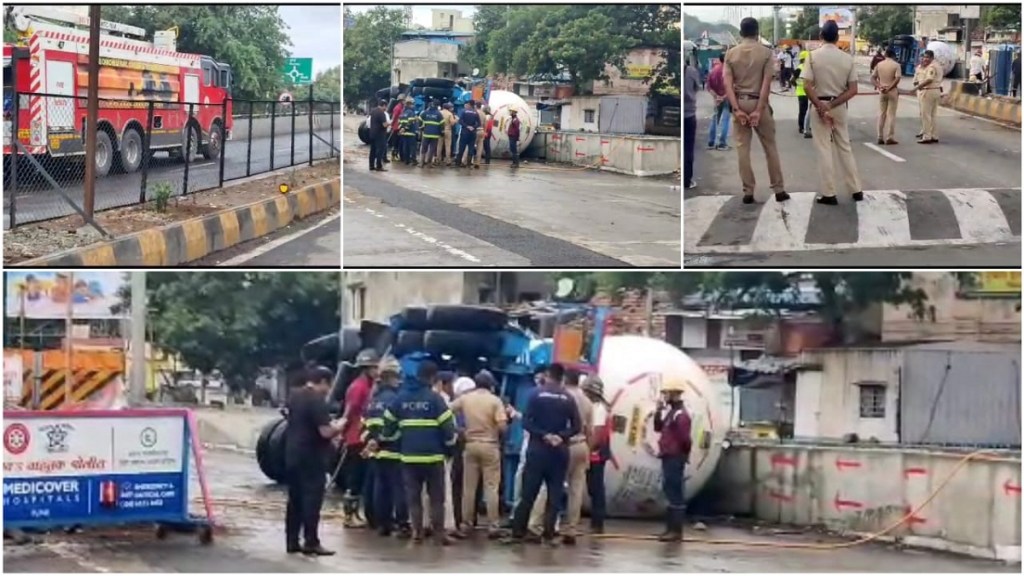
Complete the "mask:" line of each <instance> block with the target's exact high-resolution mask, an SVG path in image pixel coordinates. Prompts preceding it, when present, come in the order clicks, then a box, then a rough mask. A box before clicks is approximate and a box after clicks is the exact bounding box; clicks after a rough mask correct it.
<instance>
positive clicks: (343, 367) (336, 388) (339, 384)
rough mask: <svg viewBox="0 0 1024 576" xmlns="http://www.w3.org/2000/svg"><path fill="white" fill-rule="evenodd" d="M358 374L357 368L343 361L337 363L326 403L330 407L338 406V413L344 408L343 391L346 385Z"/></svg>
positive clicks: (346, 388)
mask: <svg viewBox="0 0 1024 576" xmlns="http://www.w3.org/2000/svg"><path fill="white" fill-rule="evenodd" d="M358 375H359V368H358V367H356V366H354V365H352V364H349V363H347V362H343V363H341V364H340V365H338V373H337V374H336V375H335V377H334V383H333V384H332V385H331V391H330V392H329V393H328V394H327V403H328V404H329V405H331V406H332V407H333V406H334V405H337V406H338V409H339V413H340V411H341V409H343V408H344V404H345V392H346V391H348V385H349V384H351V383H352V381H353V380H355V379H356V376H358Z"/></svg>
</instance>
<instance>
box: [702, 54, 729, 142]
mask: <svg viewBox="0 0 1024 576" xmlns="http://www.w3.org/2000/svg"><path fill="white" fill-rule="evenodd" d="M724 64H725V54H722V55H720V56H719V57H718V60H716V61H715V67H714V69H713V70H711V74H709V75H708V81H707V87H708V92H710V93H711V95H712V96H714V97H715V114H714V115H713V116H712V117H711V127H710V130H709V132H708V150H728V149H729V146H728V144H726V142H728V140H729V119H730V118H731V117H732V108H731V107H730V106H729V98H728V97H727V96H726V93H725V79H724V78H723V74H722V73H723V71H724V70H725V66H724ZM716 133H717V135H718V144H717V145H716V144H715V134H716Z"/></svg>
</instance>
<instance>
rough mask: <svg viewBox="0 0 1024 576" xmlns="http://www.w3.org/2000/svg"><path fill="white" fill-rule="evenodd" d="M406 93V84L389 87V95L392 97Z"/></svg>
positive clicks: (407, 87) (407, 90) (407, 88)
mask: <svg viewBox="0 0 1024 576" xmlns="http://www.w3.org/2000/svg"><path fill="white" fill-rule="evenodd" d="M408 93H409V85H408V84H399V85H398V86H392V87H391V97H392V98H398V95H399V94H408Z"/></svg>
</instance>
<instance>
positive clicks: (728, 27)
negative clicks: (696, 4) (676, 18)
mask: <svg viewBox="0 0 1024 576" xmlns="http://www.w3.org/2000/svg"><path fill="white" fill-rule="evenodd" d="M704 31H707V32H708V34H716V33H719V32H728V33H729V34H732V35H733V36H734V37H736V38H739V35H740V29H739V28H737V27H735V26H733V25H732V24H727V23H725V22H704V21H703V20H701V19H700V18H698V17H696V16H693V15H684V17H683V38H690V39H696V38H700V35H701V34H702V33H704Z"/></svg>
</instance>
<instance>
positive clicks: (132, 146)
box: [124, 140, 139, 165]
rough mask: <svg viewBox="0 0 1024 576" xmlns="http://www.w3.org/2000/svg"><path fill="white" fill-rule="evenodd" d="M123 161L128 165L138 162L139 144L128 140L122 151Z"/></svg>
mask: <svg viewBox="0 0 1024 576" xmlns="http://www.w3.org/2000/svg"><path fill="white" fill-rule="evenodd" d="M124 156H125V160H126V161H127V163H128V164H129V165H134V164H135V163H136V162H137V161H138V160H139V143H138V142H136V141H135V140H129V141H128V145H127V146H125V151H124Z"/></svg>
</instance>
